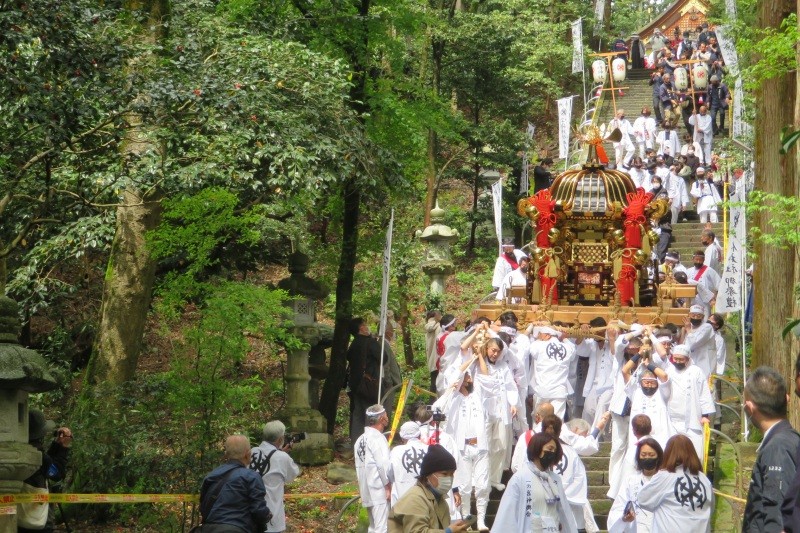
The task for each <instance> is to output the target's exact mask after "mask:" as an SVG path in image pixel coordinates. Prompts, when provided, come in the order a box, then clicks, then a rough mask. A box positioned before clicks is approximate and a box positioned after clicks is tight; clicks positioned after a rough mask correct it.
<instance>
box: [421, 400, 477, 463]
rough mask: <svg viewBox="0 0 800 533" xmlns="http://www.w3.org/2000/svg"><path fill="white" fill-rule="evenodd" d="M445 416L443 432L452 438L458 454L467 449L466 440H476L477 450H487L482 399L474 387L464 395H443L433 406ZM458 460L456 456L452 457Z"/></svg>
mask: <svg viewBox="0 0 800 533" xmlns="http://www.w3.org/2000/svg"><path fill="white" fill-rule="evenodd" d="M433 406H434V407H438V408H440V409H441V410H442V412H443V413H444V414H445V415H446V416H447V421H446V422H444V423H443V424H442V428H443V429H444V431H445V432H446V433H447V434H448V435H450V436H451V437H452V438H453V441H454V442H455V446H456V448H457V450H458V451H459V452H463V451H464V449H465V448H466V447H467V444H466V440H467V439H471V438H474V437H477V438H478V444H477V448H478V450H481V451H483V450H488V449H489V435H488V433H487V431H486V429H487V426H486V414H485V413H484V411H483V398H481V394H480V391H479V389H478V388H477V387H474V389H473V391H472V393H470V394H467V395H464V394H462V393H461V392H459V391H454V392H453V393H451V394H445V395H443V396H442V397H440V398H438V399H437V400H436V402H434V404H433ZM453 457H455V458H456V459H458V455H454V456H453Z"/></svg>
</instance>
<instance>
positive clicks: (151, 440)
mask: <svg viewBox="0 0 800 533" xmlns="http://www.w3.org/2000/svg"><path fill="white" fill-rule="evenodd" d="M286 297H287V296H286V294H285V293H283V292H281V291H275V290H270V289H266V288H263V287H256V286H253V285H250V284H247V283H237V282H226V283H221V284H219V285H218V286H217V287H216V290H215V291H214V292H213V293H212V294H211V295H210V296H209V298H208V299H206V301H205V302H204V306H203V308H202V309H201V310H200V311H198V312H197V317H196V318H197V320H196V321H195V322H194V323H190V324H189V325H187V326H186V327H185V328H183V329H182V330H180V331H179V332H177V334H176V332H173V331H170V330H165V331H164V332H163V336H164V338H163V342H165V343H170V346H171V353H170V354H169V359H170V368H169V369H168V370H166V371H164V372H157V373H154V374H152V375H148V376H142V378H141V379H139V380H138V381H137V382H135V383H128V384H126V385H125V386H123V387H119V388H111V387H107V386H99V387H97V388H96V389H95V390H94V391H93V392H94V396H91V397H86V398H83V399H82V400H81V403H80V404H79V405H78V406H77V409H76V412H75V413H73V421H72V425H73V426H74V427H75V431H76V434H78V435H81V437H80V439H76V444H75V450H74V454H75V457H74V464H75V465H76V476H75V482H74V485H75V488H76V490H83V491H86V492H132V491H133V492H145V493H149V492H156V493H185V492H190V493H191V492H195V491H197V489H198V487H199V482H200V480H201V479H202V477H203V476H204V475H205V474H206V473H207V472H208V471H209V470H210V469H211V468H213V467H214V466H215V465H216V464H217V463H218V461H219V459H220V455H219V453H218V450H219V445H220V443H221V442H222V440H223V438H224V437H225V435H227V434H230V433H232V432H234V431H239V432H242V433H245V434H247V433H249V431H248V430H249V429H251V427H255V426H256V425H257V424H258V423H260V422H263V416H264V402H263V400H262V391H263V390H264V387H265V384H264V382H263V381H262V379H261V377H260V376H259V375H258V374H257V373H256V372H254V371H252V370H251V369H250V368H249V364H248V359H249V357H252V356H253V355H256V356H259V355H264V354H265V353H266V352H268V351H273V350H277V349H279V346H288V347H291V348H296V347H298V346H299V341H298V339H296V338H295V337H294V336H292V335H291V333H290V332H289V331H288V330H286V325H287V323H286V322H285V319H286V317H287V314H290V311H289V310H288V308H287V307H285V306H284V305H283V302H284V300H285V299H286ZM123 512H124V511H123ZM132 512H135V513H136V514H137V515H138V514H139V513H140V512H141V511H132Z"/></svg>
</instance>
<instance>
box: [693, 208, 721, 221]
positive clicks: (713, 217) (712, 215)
mask: <svg viewBox="0 0 800 533" xmlns="http://www.w3.org/2000/svg"><path fill="white" fill-rule="evenodd" d="M697 214H698V215H699V216H700V222H704V223H705V222H711V223H716V222H719V219H718V218H717V210H716V209H714V210H711V211H700V212H699V213H697Z"/></svg>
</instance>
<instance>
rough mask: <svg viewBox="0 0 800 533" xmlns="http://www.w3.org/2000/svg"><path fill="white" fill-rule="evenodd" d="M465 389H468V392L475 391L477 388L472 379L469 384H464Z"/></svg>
mask: <svg viewBox="0 0 800 533" xmlns="http://www.w3.org/2000/svg"><path fill="white" fill-rule="evenodd" d="M464 389H465V390H466V391H467V392H468V393H470V394H472V391H473V390H475V384H474V383H473V382H471V381H470V382H469V383H467V384H465V385H464Z"/></svg>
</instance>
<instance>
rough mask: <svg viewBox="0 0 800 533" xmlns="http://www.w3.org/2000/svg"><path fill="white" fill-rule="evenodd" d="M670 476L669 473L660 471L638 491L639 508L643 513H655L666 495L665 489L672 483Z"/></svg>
mask: <svg viewBox="0 0 800 533" xmlns="http://www.w3.org/2000/svg"><path fill="white" fill-rule="evenodd" d="M672 476H673V474H671V473H670V472H667V471H666V470H661V471H660V472H658V473H657V474H656V475H655V476H653V477H652V478H650V481H648V482H647V483H645V484H644V486H643V487H642V488H641V489H640V490H639V497H638V501H639V507H641V508H642V509H644V510H645V511H650V512H651V513H653V512H655V510H656V509H657V508H658V506H659V505H661V502H663V501H664V496H665V495H666V494H667V491H666V490H665V489H668V488H669V485H671V484H672V483H671V482H672Z"/></svg>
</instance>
